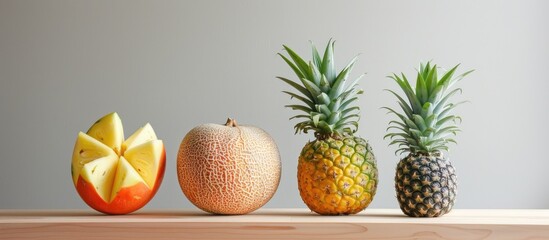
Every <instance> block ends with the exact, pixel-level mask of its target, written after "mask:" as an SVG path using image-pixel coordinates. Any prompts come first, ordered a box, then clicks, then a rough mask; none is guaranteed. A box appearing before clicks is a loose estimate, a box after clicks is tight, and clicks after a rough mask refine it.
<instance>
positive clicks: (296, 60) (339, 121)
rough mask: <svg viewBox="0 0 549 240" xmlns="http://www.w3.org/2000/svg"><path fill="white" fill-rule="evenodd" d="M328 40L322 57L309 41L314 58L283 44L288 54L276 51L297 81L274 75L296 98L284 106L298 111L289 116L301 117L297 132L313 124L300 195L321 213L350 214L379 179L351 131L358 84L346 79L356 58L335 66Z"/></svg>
mask: <svg viewBox="0 0 549 240" xmlns="http://www.w3.org/2000/svg"><path fill="white" fill-rule="evenodd" d="M333 47H334V43H333V42H332V41H329V42H328V45H327V46H326V50H325V52H324V55H323V56H322V57H321V56H320V55H319V53H318V51H317V50H316V48H315V47H314V45H313V46H312V52H313V59H312V60H311V61H309V62H306V61H305V60H303V59H302V58H301V57H300V56H299V55H297V54H296V53H295V52H294V51H293V50H292V49H290V48H289V47H287V46H284V49H285V50H286V52H287V54H288V55H289V58H288V57H286V56H285V55H283V54H279V55H280V56H281V57H282V58H283V59H284V61H285V62H286V63H287V64H288V65H289V66H290V67H291V68H292V70H293V71H294V72H295V74H296V75H297V77H298V81H292V80H290V79H287V78H283V77H278V78H279V79H281V80H282V81H284V82H286V83H288V84H289V85H290V86H292V87H294V89H295V90H297V92H288V91H284V93H287V94H288V95H290V96H291V97H292V98H295V99H297V100H299V101H300V104H295V105H287V106H286V107H289V108H292V109H294V110H299V111H301V113H300V114H299V115H296V116H294V117H292V118H291V119H294V118H300V119H302V120H303V121H301V122H299V123H297V124H296V125H295V127H294V128H295V131H296V133H299V132H303V133H307V132H308V131H310V130H312V131H314V134H315V138H316V139H315V140H313V141H312V142H309V143H307V144H306V145H305V147H303V150H302V151H301V154H300V156H299V163H298V169H297V170H298V171H297V175H298V176H297V177H298V186H299V192H300V195H301V198H302V199H303V201H304V202H305V204H306V205H307V206H308V207H309V208H310V209H311V210H313V211H315V212H317V213H319V214H323V215H338V214H354V213H358V212H360V211H362V210H364V209H365V208H366V207H367V206H368V205H369V204H370V202H371V201H372V199H373V197H374V195H375V193H376V187H377V182H378V177H377V167H376V160H375V158H374V155H373V153H372V149H371V147H370V145H369V144H368V143H367V141H366V140H364V139H362V138H360V137H357V136H354V134H355V133H356V130H357V128H358V119H359V118H360V116H359V107H358V106H355V105H354V103H355V101H356V100H357V99H358V98H357V96H358V95H359V94H362V92H363V91H362V90H361V89H358V88H357V82H358V80H359V79H360V78H361V77H362V76H360V77H358V78H357V79H355V80H354V81H352V82H350V83H349V82H348V81H347V80H348V76H349V73H350V71H351V69H352V68H353V65H354V63H355V60H356V58H354V59H353V60H351V62H350V63H349V64H348V65H347V66H346V67H345V68H344V69H343V70H341V72H339V73H338V72H336V70H335V67H334V59H333Z"/></svg>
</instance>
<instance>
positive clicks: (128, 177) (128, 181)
mask: <svg viewBox="0 0 549 240" xmlns="http://www.w3.org/2000/svg"><path fill="white" fill-rule="evenodd" d="M138 183H144V182H143V178H141V176H140V175H139V173H137V171H135V169H134V168H133V167H132V165H130V163H128V161H127V160H126V159H125V158H124V157H120V159H119V160H118V169H117V170H116V177H115V179H114V185H113V186H112V194H111V196H112V199H110V200H111V201H112V200H113V199H114V198H115V197H116V196H117V195H118V193H119V192H120V189H122V188H127V187H131V186H134V185H136V184H138ZM135 197H137V198H140V197H141V196H134V198H135Z"/></svg>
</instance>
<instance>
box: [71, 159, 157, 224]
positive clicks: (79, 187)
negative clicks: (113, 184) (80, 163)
mask: <svg viewBox="0 0 549 240" xmlns="http://www.w3.org/2000/svg"><path fill="white" fill-rule="evenodd" d="M165 170H166V150H165V149H163V151H162V156H161V161H160V167H159V168H158V173H157V175H156V182H155V186H154V187H153V189H152V190H151V189H150V188H149V187H147V185H145V183H143V182H140V183H138V184H135V185H133V186H130V187H124V188H121V189H120V191H119V192H118V194H117V195H116V197H115V198H114V199H113V200H112V201H111V202H110V203H108V202H105V201H104V200H103V199H102V198H101V197H100V196H99V194H98V193H97V191H95V188H94V186H93V185H92V184H90V183H88V182H87V181H85V180H84V179H83V178H82V176H79V177H78V181H77V183H76V191H77V192H78V194H79V195H80V197H81V198H82V200H84V202H85V203H86V204H88V206H90V207H91V208H93V209H95V210H97V211H99V212H102V213H105V214H111V215H120V214H128V213H131V212H134V211H136V210H138V209H140V208H142V207H143V206H145V205H146V204H147V203H148V202H149V201H150V200H151V199H152V198H153V197H154V195H155V194H156V192H157V191H158V189H159V188H160V184H161V183H162V180H163V179H164V172H165Z"/></svg>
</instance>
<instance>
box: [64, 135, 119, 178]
mask: <svg viewBox="0 0 549 240" xmlns="http://www.w3.org/2000/svg"><path fill="white" fill-rule="evenodd" d="M107 156H113V157H115V158H118V155H117V154H116V153H115V152H114V151H113V150H112V149H111V148H109V147H108V146H107V145H105V144H103V143H101V142H99V141H98V140H96V139H95V138H93V137H91V136H90V135H87V134H85V133H83V132H79V133H78V138H77V139H76V144H75V145H74V151H73V154H72V169H71V170H72V179H73V181H74V184H75V185H76V182H77V180H78V176H79V175H80V173H81V171H82V167H83V166H84V164H86V163H88V162H91V161H93V160H96V159H98V158H102V157H107Z"/></svg>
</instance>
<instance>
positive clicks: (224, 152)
mask: <svg viewBox="0 0 549 240" xmlns="http://www.w3.org/2000/svg"><path fill="white" fill-rule="evenodd" d="M280 171H281V162H280V154H279V152H278V148H277V146H276V144H275V142H274V140H273V139H272V138H271V136H270V135H269V134H267V133H266V132H265V131H264V130H262V129H260V128H257V127H253V126H245V125H241V126H239V125H237V124H236V121H234V120H232V119H229V120H228V121H227V123H226V124H225V125H221V124H203V125H200V126H197V127H195V128H193V129H192V130H191V131H190V132H189V133H188V134H187V135H186V136H185V138H184V139H183V141H182V142H181V145H180V148H179V153H178V156H177V173H178V178H179V184H180V186H181V189H182V190H183V193H184V194H185V196H187V198H188V199H189V200H190V201H191V202H192V203H193V204H194V205H195V206H197V207H198V208H200V209H202V210H204V211H207V212H211V213H216V214H246V213H249V212H252V211H254V210H256V209H258V208H260V207H261V206H263V205H264V204H265V203H267V202H268V201H269V200H270V199H271V197H272V196H273V195H274V193H275V191H276V189H277V188H278V184H279V181H280Z"/></svg>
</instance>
